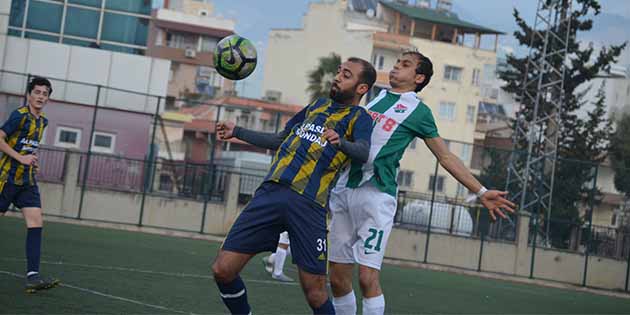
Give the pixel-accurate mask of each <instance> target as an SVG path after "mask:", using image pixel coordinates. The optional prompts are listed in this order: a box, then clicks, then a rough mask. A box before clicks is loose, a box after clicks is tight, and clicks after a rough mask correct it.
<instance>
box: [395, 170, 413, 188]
mask: <svg viewBox="0 0 630 315" xmlns="http://www.w3.org/2000/svg"><path fill="white" fill-rule="evenodd" d="M396 182H397V183H398V185H400V186H404V187H413V171H400V172H398V178H397V179H396Z"/></svg>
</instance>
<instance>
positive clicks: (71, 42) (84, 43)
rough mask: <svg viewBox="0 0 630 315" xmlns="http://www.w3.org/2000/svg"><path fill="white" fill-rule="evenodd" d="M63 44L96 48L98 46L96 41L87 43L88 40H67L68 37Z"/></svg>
mask: <svg viewBox="0 0 630 315" xmlns="http://www.w3.org/2000/svg"><path fill="white" fill-rule="evenodd" d="M62 43H64V44H67V45H73V46H83V47H95V46H96V41H94V42H89V41H86V40H78V39H73V38H67V37H66V38H64V39H63V40H62Z"/></svg>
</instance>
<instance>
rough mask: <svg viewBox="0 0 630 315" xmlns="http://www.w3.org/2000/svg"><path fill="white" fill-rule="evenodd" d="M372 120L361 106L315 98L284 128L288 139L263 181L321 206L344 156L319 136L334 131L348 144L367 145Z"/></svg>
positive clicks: (347, 159)
mask: <svg viewBox="0 0 630 315" xmlns="http://www.w3.org/2000/svg"><path fill="white" fill-rule="evenodd" d="M372 123H373V121H372V119H371V118H370V115H369V114H368V113H367V111H366V110H365V109H364V108H363V107H362V106H352V105H341V104H337V103H335V102H333V101H332V100H330V99H324V98H322V99H319V100H317V101H315V102H313V103H312V104H310V105H309V106H307V107H305V108H304V109H303V110H302V111H300V112H299V113H297V114H296V115H295V116H293V118H291V119H290V120H289V121H288V122H287V125H286V126H285V129H284V130H285V133H286V134H288V136H287V137H286V138H285V139H284V141H283V142H282V144H281V145H280V147H279V148H278V150H277V152H276V155H275V156H274V158H273V160H272V162H271V168H270V170H269V174H267V177H266V178H265V180H266V181H273V182H277V183H281V184H285V185H288V186H290V187H291V189H293V190H294V191H296V192H297V193H299V194H301V195H303V196H305V197H307V198H309V199H312V200H314V201H315V202H317V203H318V204H320V205H321V206H322V207H326V204H327V203H328V194H329V192H330V190H331V189H332V188H333V187H334V186H335V183H336V181H337V177H338V175H339V172H340V171H341V169H342V168H344V167H345V166H346V165H347V164H348V163H349V158H348V156H347V155H346V154H345V153H343V152H341V151H340V150H338V148H336V147H335V146H334V145H330V144H328V142H327V141H326V139H325V138H323V136H322V135H323V133H324V131H325V130H326V129H334V130H335V131H336V132H337V134H339V136H340V137H344V138H345V139H346V140H349V141H359V140H364V141H367V142H368V143H369V142H370V136H371V134H372Z"/></svg>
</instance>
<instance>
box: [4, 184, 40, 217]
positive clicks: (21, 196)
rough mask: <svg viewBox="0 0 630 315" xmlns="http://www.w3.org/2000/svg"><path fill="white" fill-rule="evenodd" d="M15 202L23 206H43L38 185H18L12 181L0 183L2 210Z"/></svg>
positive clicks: (7, 208) (19, 206)
mask: <svg viewBox="0 0 630 315" xmlns="http://www.w3.org/2000/svg"><path fill="white" fill-rule="evenodd" d="M11 204H14V205H15V206H16V207H18V208H20V209H22V208H41V207H42V202H41V198H40V196H39V188H38V187H37V185H24V186H17V185H13V184H11V183H0V212H6V211H7V210H9V206H10V205H11Z"/></svg>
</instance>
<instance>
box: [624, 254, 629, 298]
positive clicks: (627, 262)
mask: <svg viewBox="0 0 630 315" xmlns="http://www.w3.org/2000/svg"><path fill="white" fill-rule="evenodd" d="M629 279H630V251H629V252H628V260H627V261H626V287H625V288H624V289H625V290H626V292H628V280H629Z"/></svg>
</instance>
